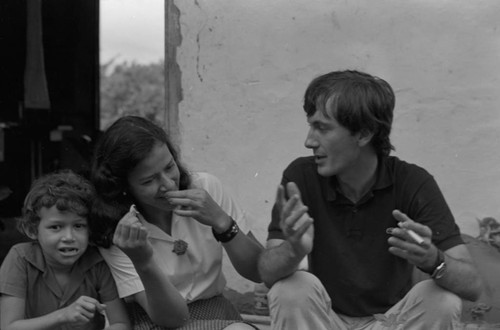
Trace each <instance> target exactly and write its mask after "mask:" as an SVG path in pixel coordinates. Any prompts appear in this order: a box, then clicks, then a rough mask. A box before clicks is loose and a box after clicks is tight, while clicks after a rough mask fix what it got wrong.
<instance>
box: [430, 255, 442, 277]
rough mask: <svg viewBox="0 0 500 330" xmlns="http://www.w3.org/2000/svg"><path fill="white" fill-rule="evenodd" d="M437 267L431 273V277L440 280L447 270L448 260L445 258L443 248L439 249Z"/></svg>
mask: <svg viewBox="0 0 500 330" xmlns="http://www.w3.org/2000/svg"><path fill="white" fill-rule="evenodd" d="M436 264H437V267H436V268H435V269H434V271H433V272H432V274H431V278H432V279H435V280H438V279H440V278H441V277H443V275H444V272H445V271H446V262H445V260H444V253H443V252H442V251H441V250H438V260H437V262H436Z"/></svg>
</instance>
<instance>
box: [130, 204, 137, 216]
mask: <svg viewBox="0 0 500 330" xmlns="http://www.w3.org/2000/svg"><path fill="white" fill-rule="evenodd" d="M129 212H134V215H137V213H138V212H137V209H136V208H135V205H134V204H132V205H130V210H129Z"/></svg>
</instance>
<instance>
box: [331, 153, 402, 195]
mask: <svg viewBox="0 0 500 330" xmlns="http://www.w3.org/2000/svg"><path fill="white" fill-rule="evenodd" d="M388 159H389V157H379V159H378V167H377V179H376V181H375V184H374V185H373V187H372V189H371V191H370V192H373V191H374V190H380V189H384V188H387V187H389V186H392V184H393V183H394V181H393V179H392V176H391V175H390V169H389V166H388V165H387V162H388ZM322 181H323V182H324V189H325V193H326V199H327V201H335V200H336V199H337V193H338V189H339V188H338V181H337V177H336V176H332V177H328V178H323V180H322Z"/></svg>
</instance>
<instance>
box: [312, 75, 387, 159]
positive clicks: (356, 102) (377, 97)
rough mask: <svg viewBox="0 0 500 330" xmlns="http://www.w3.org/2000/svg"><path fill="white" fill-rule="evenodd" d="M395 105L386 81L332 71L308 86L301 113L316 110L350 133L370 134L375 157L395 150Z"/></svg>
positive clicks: (368, 76)
mask: <svg viewBox="0 0 500 330" xmlns="http://www.w3.org/2000/svg"><path fill="white" fill-rule="evenodd" d="M395 102H396V98H395V95H394V91H393V90H392V88H391V86H390V85H389V84H388V83H387V82H386V81H385V80H383V79H380V78H378V77H374V76H371V75H369V74H367V73H363V72H359V71H351V70H347V71H334V72H330V73H327V74H324V75H322V76H319V77H317V78H315V79H314V80H313V81H312V82H311V83H310V84H309V86H308V87H307V90H306V92H305V95H304V111H305V112H306V114H307V116H308V117H310V116H312V115H314V113H315V112H316V111H317V110H319V111H321V112H322V114H323V115H325V116H326V117H328V118H332V117H333V118H335V119H336V120H337V121H338V122H339V124H340V125H342V126H344V127H345V128H347V129H348V130H349V131H350V132H351V133H352V134H355V133H358V132H361V131H368V132H371V133H373V138H372V140H371V144H372V146H373V148H374V149H375V151H376V152H377V154H378V155H380V156H387V155H389V153H390V152H391V150H394V146H392V144H391V141H390V138H389V135H390V133H391V126H392V119H393V111H394V106H395Z"/></svg>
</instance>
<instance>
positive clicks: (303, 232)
mask: <svg viewBox="0 0 500 330" xmlns="http://www.w3.org/2000/svg"><path fill="white" fill-rule="evenodd" d="M286 192H287V194H286V195H287V196H289V198H288V199H287V198H286V196H285V187H283V186H279V187H278V192H277V195H276V205H277V207H278V210H279V214H280V228H281V230H282V232H283V235H284V236H285V239H286V241H287V242H288V243H289V244H290V246H291V248H292V250H293V252H294V253H295V254H296V256H297V257H299V258H300V259H302V258H303V257H305V256H306V255H308V254H309V253H310V252H311V251H312V247H313V240H314V225H313V219H312V218H311V217H310V216H309V214H308V213H307V210H308V208H307V206H305V205H304V204H303V203H302V199H301V197H300V190H299V188H298V187H297V185H296V184H295V183H293V182H288V183H287V185H286Z"/></svg>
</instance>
